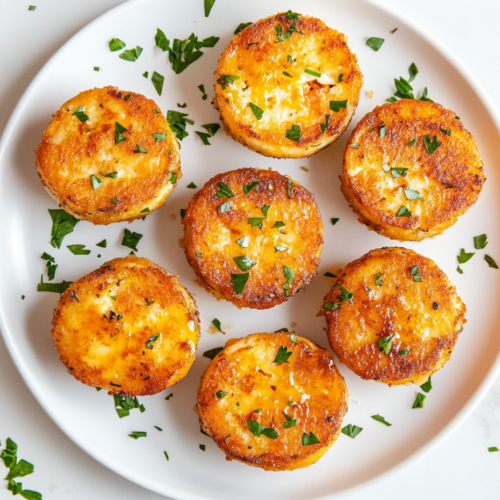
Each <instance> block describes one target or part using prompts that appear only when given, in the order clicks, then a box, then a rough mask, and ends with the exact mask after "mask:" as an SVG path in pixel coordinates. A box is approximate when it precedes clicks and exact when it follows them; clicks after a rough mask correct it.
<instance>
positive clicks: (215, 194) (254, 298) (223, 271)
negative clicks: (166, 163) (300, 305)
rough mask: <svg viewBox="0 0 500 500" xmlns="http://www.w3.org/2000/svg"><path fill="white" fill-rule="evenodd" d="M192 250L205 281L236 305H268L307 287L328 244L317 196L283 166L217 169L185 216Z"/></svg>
mask: <svg viewBox="0 0 500 500" xmlns="http://www.w3.org/2000/svg"><path fill="white" fill-rule="evenodd" d="M183 223H184V228H185V250H186V256H187V259H188V261H189V263H190V264H191V266H192V268H193V269H194V271H195V273H196V274H197V276H198V277H199V278H200V282H201V284H202V285H203V286H204V287H205V288H206V289H207V290H208V291H209V292H211V293H212V294H213V295H214V296H215V297H216V298H218V299H226V300H229V301H231V302H232V303H233V304H235V305H236V306H237V307H240V308H241V307H251V308H255V309H269V308H270V307H274V306H275V305H277V304H281V303H282V302H284V301H285V300H287V299H288V298H289V297H291V296H292V295H294V294H295V293H296V292H297V291H298V290H299V289H300V288H302V287H303V286H304V285H307V284H308V283H309V282H310V280H311V279H312V278H313V277H314V275H315V274H316V269H317V267H318V265H319V257H320V255H321V249H322V247H323V223H322V222H321V215H320V213H319V209H318V206H317V205H316V202H315V201H314V197H313V195H312V194H311V193H310V192H309V191H308V190H307V189H305V188H304V187H303V186H301V185H300V184H298V183H297V182H295V181H292V180H291V179H289V178H288V177H285V176H283V175H281V174H279V173H278V172H273V171H270V170H258V169H253V168H244V169H241V170H233V171H231V172H226V173H223V174H219V175H216V176H215V177H213V178H212V179H210V180H209V181H208V182H207V183H206V184H205V186H204V187H203V188H202V189H201V190H200V191H198V193H196V194H195V196H194V197H193V199H192V200H191V202H190V203H189V206H188V208H187V210H186V213H185V216H184V219H183Z"/></svg>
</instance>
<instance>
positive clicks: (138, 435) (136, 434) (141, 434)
mask: <svg viewBox="0 0 500 500" xmlns="http://www.w3.org/2000/svg"><path fill="white" fill-rule="evenodd" d="M147 436H148V433H147V432H143V431H133V432H132V433H131V434H129V437H131V438H133V439H139V438H142V437H147Z"/></svg>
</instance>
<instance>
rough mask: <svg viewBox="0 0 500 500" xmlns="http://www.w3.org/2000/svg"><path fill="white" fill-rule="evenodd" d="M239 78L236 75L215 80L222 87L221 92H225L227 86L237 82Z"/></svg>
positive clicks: (223, 76)
mask: <svg viewBox="0 0 500 500" xmlns="http://www.w3.org/2000/svg"><path fill="white" fill-rule="evenodd" d="M239 79H240V77H239V76H237V75H221V76H220V77H219V78H217V83H218V84H219V85H220V86H221V87H222V90H226V87H227V86H228V85H231V84H232V83H234V82H235V81H236V80H239Z"/></svg>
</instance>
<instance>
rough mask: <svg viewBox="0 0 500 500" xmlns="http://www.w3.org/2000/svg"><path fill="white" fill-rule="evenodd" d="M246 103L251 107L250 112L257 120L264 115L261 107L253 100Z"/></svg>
mask: <svg viewBox="0 0 500 500" xmlns="http://www.w3.org/2000/svg"><path fill="white" fill-rule="evenodd" d="M248 104H249V105H250V108H251V109H252V112H253V114H254V115H255V118H257V120H260V119H261V118H262V117H263V116H264V111H263V110H262V109H261V108H259V106H257V105H256V104H254V103H253V102H250V103H248Z"/></svg>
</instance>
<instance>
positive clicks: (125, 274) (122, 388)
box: [52, 256, 200, 397]
mask: <svg viewBox="0 0 500 500" xmlns="http://www.w3.org/2000/svg"><path fill="white" fill-rule="evenodd" d="M52 335H53V337H54V341H55V346H56V348H57V350H58V351H59V355H60V359H61V361H62V362H63V363H64V365H65V366H66V368H67V369H68V371H69V373H71V375H73V376H74V377H75V378H76V379H78V380H79V381H80V382H83V383H84V384H87V385H90V386H94V387H101V388H103V389H106V390H108V391H109V393H110V394H122V395H128V396H132V397H134V396H142V395H151V394H156V393H157V392H160V391H162V390H163V389H165V388H166V387H169V386H171V385H174V384H176V383H177V382H179V381H180V380H181V379H182V378H184V377H185V376H186V374H187V372H188V371H189V368H190V367H191V365H192V364H193V362H194V359H195V350H196V345H197V343H198V338H199V335H200V325H199V319H198V311H197V309H196V304H195V302H194V300H193V298H192V297H191V296H190V295H189V293H188V291H187V290H186V289H185V288H184V287H183V286H182V285H181V284H180V283H179V281H178V280H177V276H176V275H173V274H170V273H169V272H167V271H165V269H163V268H161V267H160V266H157V265H156V264H153V263H152V262H151V261H149V260H148V259H144V258H139V257H134V256H128V257H125V258H119V259H114V260H111V261H109V262H106V263H105V264H104V265H103V266H101V267H100V268H99V269H97V270H96V271H94V272H92V273H90V274H87V275H86V276H84V277H83V278H80V279H79V280H78V281H76V282H75V283H73V284H72V285H70V286H69V288H68V289H67V290H66V291H65V292H64V293H63V294H62V296H61V298H60V300H59V303H58V304H57V307H56V310H55V312H54V318H53V321H52Z"/></svg>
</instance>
